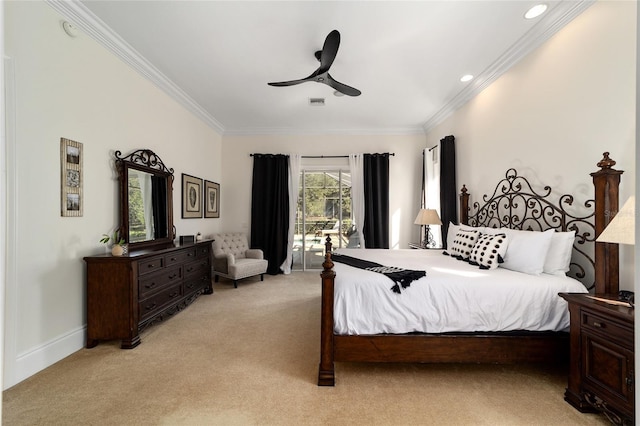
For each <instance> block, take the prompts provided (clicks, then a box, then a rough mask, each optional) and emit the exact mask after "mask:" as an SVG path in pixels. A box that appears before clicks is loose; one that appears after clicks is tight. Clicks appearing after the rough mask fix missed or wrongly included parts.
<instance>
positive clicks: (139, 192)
mask: <svg viewBox="0 0 640 426" xmlns="http://www.w3.org/2000/svg"><path fill="white" fill-rule="evenodd" d="M115 157H116V160H115V162H116V168H117V170H118V178H119V180H120V235H121V237H122V238H124V240H125V241H126V243H127V244H129V250H131V251H133V250H140V249H152V248H164V247H167V246H170V245H172V244H173V240H174V239H175V236H176V231H175V227H174V225H173V169H169V168H167V167H166V166H165V165H164V163H163V162H162V160H161V159H160V157H158V156H157V155H156V154H155V153H154V152H153V151H151V150H149V149H139V150H137V151H133V152H132V153H131V154H129V155H127V156H124V157H123V156H122V153H121V152H120V151H116V152H115Z"/></svg>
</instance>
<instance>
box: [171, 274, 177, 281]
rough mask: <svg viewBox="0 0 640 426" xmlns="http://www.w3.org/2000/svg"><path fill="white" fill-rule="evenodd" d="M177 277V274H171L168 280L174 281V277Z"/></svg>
mask: <svg viewBox="0 0 640 426" xmlns="http://www.w3.org/2000/svg"><path fill="white" fill-rule="evenodd" d="M177 276H178V274H171V275H169V279H170V280H172V279H174V278H175V277H177Z"/></svg>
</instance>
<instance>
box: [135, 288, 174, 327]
mask: <svg viewBox="0 0 640 426" xmlns="http://www.w3.org/2000/svg"><path fill="white" fill-rule="evenodd" d="M181 296H182V284H177V285H174V286H171V287H167V288H165V289H164V290H162V291H160V292H158V293H157V294H155V295H153V296H151V297H149V298H147V299H144V300H142V301H140V303H139V304H138V308H139V309H140V318H141V320H144V319H146V318H148V317H149V316H151V315H153V314H154V313H156V312H157V311H158V310H159V309H161V308H163V307H164V306H166V305H168V304H170V303H171V302H174V301H177V300H179V299H180V297H181Z"/></svg>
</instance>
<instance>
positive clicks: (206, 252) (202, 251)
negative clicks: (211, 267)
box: [196, 244, 211, 259]
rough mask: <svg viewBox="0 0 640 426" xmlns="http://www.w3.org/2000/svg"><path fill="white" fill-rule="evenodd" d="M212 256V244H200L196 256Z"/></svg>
mask: <svg viewBox="0 0 640 426" xmlns="http://www.w3.org/2000/svg"><path fill="white" fill-rule="evenodd" d="M209 256H211V244H208V245H204V246H200V247H198V248H197V249H196V257H197V258H198V259H199V258H201V257H209Z"/></svg>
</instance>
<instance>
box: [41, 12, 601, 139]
mask: <svg viewBox="0 0 640 426" xmlns="http://www.w3.org/2000/svg"><path fill="white" fill-rule="evenodd" d="M545 2H546V3H547V4H548V5H549V9H548V11H547V12H546V13H545V14H544V15H542V16H541V17H539V18H537V19H534V20H525V19H524V18H523V15H524V13H525V12H526V11H527V9H528V8H529V7H531V6H532V5H534V4H536V3H538V1H536V0H516V1H504V0H503V1H406V2H405V1H177V0H176V1H128V0H118V1H116V0H112V1H96V0H91V1H81V2H79V1H75V0H74V1H71V2H59V1H55V0H48V3H49V4H50V5H51V6H52V7H53V8H54V9H56V10H58V11H59V12H60V13H61V14H62V15H63V16H64V17H65V19H68V20H69V21H70V22H71V23H72V24H73V25H74V26H75V27H77V28H78V29H80V31H81V33H84V34H85V35H89V36H91V37H93V38H95V39H96V40H98V41H99V42H100V43H101V44H103V45H105V46H106V47H107V48H109V49H110V50H112V51H113V52H114V53H115V54H116V55H118V56H120V57H121V58H122V59H123V60H125V61H126V62H128V63H129V64H130V65H131V66H133V67H134V68H136V69H137V70H138V71H139V72H141V73H142V74H144V75H145V76H146V77H148V78H149V79H151V80H152V81H153V82H154V83H155V84H157V85H158V86H159V87H161V88H162V89H163V90H165V91H167V92H168V93H169V94H170V95H171V96H174V97H175V98H176V99H177V100H178V101H179V102H181V103H182V104H184V105H185V106H186V107H187V108H189V109H190V110H191V111H193V112H194V113H195V114H196V115H197V116H199V117H200V118H202V119H203V120H204V121H205V122H207V123H208V124H209V125H211V126H212V127H214V128H215V129H216V130H218V131H219V132H220V133H223V134H273V133H281V134H285V133H364V134H378V133H380V134H403V133H416V132H424V131H425V130H428V129H429V128H430V127H432V126H434V125H435V124H437V123H438V122H439V121H441V120H442V119H444V118H445V117H446V116H447V115H448V114H449V113H451V112H452V111H453V110H455V109H456V108H458V107H460V106H461V105H462V104H464V103H465V102H466V101H467V100H469V99H470V98H471V97H473V96H474V95H475V94H477V93H478V92H479V91H481V90H482V89H483V88H484V87H486V86H487V85H488V84H489V83H491V82H492V81H494V80H495V79H496V78H497V77H498V76H499V75H500V74H502V73H503V72H504V71H506V70H507V69H508V68H509V67H510V66H512V65H513V64H514V63H516V62H517V61H518V60H519V59H520V58H522V57H523V56H524V55H526V54H527V53H529V52H530V51H532V50H533V49H535V48H536V47H537V46H539V45H540V44H542V43H543V42H544V41H545V40H547V39H548V38H549V37H550V36H551V35H553V34H554V33H555V32H557V31H558V30H559V29H560V28H561V27H562V26H564V25H566V23H568V22H569V21H570V20H571V19H573V18H574V17H575V16H577V15H578V14H579V13H581V12H582V11H583V10H585V9H586V8H587V7H588V6H589V5H591V3H592V1H591V0H585V1H582V0H577V1H568V0H561V1H547V0H545ZM333 29H337V30H338V31H339V32H340V34H341V44H340V49H339V51H338V54H337V57H336V60H335V62H334V63H333V65H332V67H331V75H332V76H333V77H334V78H335V79H336V80H338V81H340V82H342V83H345V84H347V85H350V86H353V87H355V88H357V89H360V90H361V91H362V95H361V96H359V97H349V96H342V97H336V96H334V95H333V90H332V89H331V88H330V87H329V86H326V85H324V84H319V83H315V82H309V83H304V84H300V85H297V86H291V87H271V86H268V85H267V83H268V82H272V81H284V80H293V79H300V78H304V77H307V76H308V75H309V74H311V73H312V72H313V71H314V70H315V69H316V68H317V67H318V61H317V60H316V59H315V57H314V52H315V51H316V50H320V49H321V48H322V44H323V43H324V40H325V37H326V36H327V34H328V33H329V32H330V31H331V30H333ZM464 74H473V75H475V76H476V78H475V79H474V80H472V81H471V82H469V83H461V82H460V77H461V76H462V75H464ZM311 97H323V98H326V105H325V106H322V107H318V106H310V105H309V98H311Z"/></svg>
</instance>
